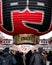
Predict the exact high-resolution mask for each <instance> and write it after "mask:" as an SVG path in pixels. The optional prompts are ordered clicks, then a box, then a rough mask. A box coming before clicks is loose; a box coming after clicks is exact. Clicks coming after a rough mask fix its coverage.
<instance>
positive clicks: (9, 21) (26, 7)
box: [0, 0, 52, 35]
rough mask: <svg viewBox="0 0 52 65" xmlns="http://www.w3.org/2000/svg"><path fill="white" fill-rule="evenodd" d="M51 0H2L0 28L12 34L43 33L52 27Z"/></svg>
mask: <svg viewBox="0 0 52 65" xmlns="http://www.w3.org/2000/svg"><path fill="white" fill-rule="evenodd" d="M51 4H52V2H51V1H49V0H2V1H1V2H0V30H1V31H2V32H4V33H7V34H10V35H17V34H36V35H43V34H45V33H47V32H49V31H50V30H51V29H52V28H51V26H52V24H51Z"/></svg>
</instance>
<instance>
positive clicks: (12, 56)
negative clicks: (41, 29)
mask: <svg viewBox="0 0 52 65" xmlns="http://www.w3.org/2000/svg"><path fill="white" fill-rule="evenodd" d="M47 61H49V62H50V63H49V65H52V51H50V52H49V53H47V51H45V50H43V48H37V49H36V50H34V51H33V52H32V50H30V51H29V52H28V53H26V54H25V53H23V52H19V51H14V50H12V51H10V50H9V48H5V49H4V50H3V51H2V52H0V65H47Z"/></svg>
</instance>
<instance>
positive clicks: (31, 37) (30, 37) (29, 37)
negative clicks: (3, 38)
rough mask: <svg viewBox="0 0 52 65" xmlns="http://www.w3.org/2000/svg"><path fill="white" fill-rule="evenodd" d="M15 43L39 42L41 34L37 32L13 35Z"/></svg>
mask: <svg viewBox="0 0 52 65" xmlns="http://www.w3.org/2000/svg"><path fill="white" fill-rule="evenodd" d="M13 40H14V44H16V45H18V44H39V36H37V35H35V34H18V35H15V36H13Z"/></svg>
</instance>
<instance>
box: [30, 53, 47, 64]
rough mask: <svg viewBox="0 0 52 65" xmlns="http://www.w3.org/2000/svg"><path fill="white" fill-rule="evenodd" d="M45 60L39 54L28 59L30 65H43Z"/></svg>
mask: <svg viewBox="0 0 52 65" xmlns="http://www.w3.org/2000/svg"><path fill="white" fill-rule="evenodd" d="M45 64H46V63H45V59H44V57H43V56H42V54H41V53H39V52H36V53H35V54H34V55H33V56H32V57H31V59H30V65H45Z"/></svg>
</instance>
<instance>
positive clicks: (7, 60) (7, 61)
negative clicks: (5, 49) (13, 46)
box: [2, 55, 11, 65]
mask: <svg viewBox="0 0 52 65" xmlns="http://www.w3.org/2000/svg"><path fill="white" fill-rule="evenodd" d="M10 61H11V56H10V55H9V56H7V57H3V62H2V65H11V64H10Z"/></svg>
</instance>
